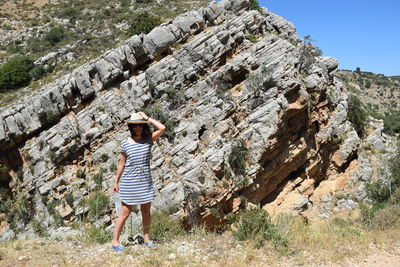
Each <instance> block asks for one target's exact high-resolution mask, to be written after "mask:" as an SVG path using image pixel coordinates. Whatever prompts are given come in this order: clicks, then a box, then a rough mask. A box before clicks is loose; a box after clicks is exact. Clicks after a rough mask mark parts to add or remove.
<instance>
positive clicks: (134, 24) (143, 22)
mask: <svg viewBox="0 0 400 267" xmlns="http://www.w3.org/2000/svg"><path fill="white" fill-rule="evenodd" d="M160 24H161V19H160V18H158V17H156V16H153V15H151V14H149V13H148V12H143V13H139V14H137V15H135V16H134V17H133V19H132V20H131V22H130V28H129V30H128V34H129V35H135V34H141V33H144V34H146V33H149V32H150V31H151V30H152V29H154V28H155V27H157V26H158V25H160Z"/></svg>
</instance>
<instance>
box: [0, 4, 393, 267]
mask: <svg viewBox="0 0 400 267" xmlns="http://www.w3.org/2000/svg"><path fill="white" fill-rule="evenodd" d="M254 3H256V2H255V1H248V0H223V1H221V2H212V3H210V4H209V5H208V6H206V7H201V8H198V9H197V10H193V11H187V12H185V13H183V14H180V15H178V16H176V17H174V18H173V19H171V20H167V21H166V22H165V23H163V24H161V25H159V26H156V25H152V26H154V27H152V29H151V30H149V32H148V33H146V34H144V33H140V34H135V35H132V36H129V37H127V39H126V40H124V41H121V43H119V44H118V45H116V46H115V47H113V48H111V49H109V50H106V51H105V52H102V53H101V54H100V55H99V56H97V57H95V58H93V59H90V60H88V61H85V63H83V64H81V65H79V66H77V67H74V68H72V69H71V70H68V71H67V70H66V69H65V70H64V71H65V73H63V74H62V73H61V72H60V73H59V75H58V76H56V77H54V80H53V81H52V82H49V83H43V85H42V86H39V87H38V88H37V89H36V90H35V91H33V92H32V90H31V89H30V88H29V86H28V87H27V88H26V89H24V90H25V91H26V92H29V93H30V94H29V95H25V96H21V97H19V98H16V99H14V101H11V103H10V104H8V105H5V106H3V107H2V108H1V109H0V151H1V153H0V189H1V190H0V200H1V202H0V203H1V205H0V240H3V241H6V240H12V239H15V238H16V239H19V240H22V239H35V238H38V237H47V238H49V239H52V240H54V239H55V240H58V239H63V238H64V237H65V238H67V239H68V238H72V236H74V235H75V236H76V235H78V240H79V242H80V241H82V240H81V239H84V242H88V243H90V242H101V243H104V242H108V241H109V236H110V230H112V229H113V227H114V224H113V222H114V219H115V217H116V215H115V209H114V197H115V196H114V195H113V194H112V193H111V192H110V187H111V184H112V183H113V178H114V175H115V171H116V163H117V158H118V155H119V151H120V144H121V141H122V140H124V139H126V138H127V136H128V131H127V127H126V125H125V124H124V120H125V119H127V118H128V117H129V116H130V114H131V113H132V112H135V111H139V110H141V111H144V112H146V113H147V114H148V115H150V116H152V117H154V118H156V119H158V120H160V121H161V122H162V123H164V124H165V125H166V126H167V131H166V133H165V136H163V138H161V139H160V140H158V141H157V142H155V143H154V144H153V146H152V165H151V169H152V176H153V180H154V185H155V189H156V194H157V197H156V200H155V201H154V203H153V208H154V214H155V216H154V218H161V219H160V220H159V222H160V224H161V226H159V228H158V227H156V226H155V227H154V228H155V229H161V230H160V231H156V232H158V233H161V234H160V236H159V239H158V240H159V241H160V242H163V243H164V244H165V243H167V242H168V240H170V239H173V240H174V242H175V241H176V239H175V237H178V236H180V235H181V234H182V235H183V238H191V236H190V233H197V234H200V235H203V238H205V237H204V236H206V235H208V234H209V232H207V231H211V232H212V231H214V233H224V234H223V236H224V235H227V236H228V237H227V240H228V241H227V242H228V243H227V244H231V245H232V246H237V247H238V248H243V247H241V246H244V249H243V250H241V251H240V257H242V258H243V257H244V262H246V261H247V259H246V257H247V255H248V253H247V249H249V248H250V246H247V245H248V244H252V245H254V246H255V248H256V249H261V251H262V249H264V248H263V247H267V248H266V249H267V250H268V249H270V250H272V251H273V253H278V254H280V255H281V256H282V254H283V255H286V256H287V255H292V254H291V253H293V255H295V254H296V253H297V252H298V250H296V247H298V246H299V244H310V246H312V251H313V252H312V253H311V254H312V255H313V256H311V257H314V255H317V253H318V252H319V248H320V247H323V253H328V252H329V250H330V249H331V248H334V250H332V251H334V252H333V253H332V254H331V255H332V258H329V259H327V260H326V261H327V262H331V261H337V260H338V259H335V258H334V257H335V255H338V254H340V251H341V249H342V248H343V244H345V246H347V250H346V251H347V252H348V253H349V254H348V256H349V258H351V257H352V256H355V255H353V254H351V251H352V248H353V247H354V246H355V244H357V243H360V249H361V250H362V251H363V252H365V251H368V248H369V247H370V246H372V245H371V244H373V245H374V246H375V245H376V246H377V244H379V246H388V247H390V248H393V247H395V246H396V244H397V243H398V242H397V241H398V240H399V232H398V230H399V229H398V225H399V224H398V223H399V219H400V209H399V205H398V203H399V202H400V155H399V153H398V151H399V150H398V143H397V136H398V135H396V134H398V128H397V126H396V125H395V124H394V123H393V120H392V119H385V120H380V119H377V117H379V114H380V116H386V115H384V114H382V113H379V112H383V111H385V110H384V109H383V108H381V109H379V105H380V104H378V109H377V111H374V112H375V113H376V114H378V115H376V114H375V116H376V117H374V116H372V117H371V116H368V115H370V114H372V113H373V110H368V105H367V104H365V102H366V100H364V99H362V100H360V99H358V98H357V97H356V96H358V97H360V95H361V94H360V93H358V94H357V93H356V94H355V93H354V92H353V93H352V90H354V89H351V88H352V87H351V86H354V87H357V86H356V85H355V82H353V79H357V80H358V81H359V82H360V84H361V78H360V77H358V76H356V74H353V73H344V74H343V72H338V69H337V68H338V61H337V60H336V59H334V58H331V57H327V56H321V51H320V50H319V49H318V48H317V47H315V46H314V45H313V44H312V43H310V42H309V40H307V39H306V40H303V39H301V38H299V37H298V36H297V33H296V29H295V27H294V26H293V25H292V24H291V23H290V22H288V21H287V20H285V19H284V18H282V17H280V16H279V15H276V14H274V13H271V12H269V11H268V10H266V9H261V8H259V7H258V6H256V5H254ZM132 6H136V4H135V5H132ZM128 8H129V7H128ZM146 17H147V15H146ZM141 21H142V20H141ZM78 50H79V49H78ZM74 51H75V50H74ZM71 66H72V65H71ZM357 75H360V76H362V74H357ZM362 77H363V78H362V79H363V82H362V84H363V86H364V85H366V84H367V82H366V81H365V80H366V78H364V76H362ZM374 77H375V76H374ZM346 79H347V80H346ZM381 80H382V79H380V80H378V79H377V80H376V81H374V82H372V81H371V88H374V87H375V85H378V83H380V82H381ZM347 81H348V82H347ZM397 85H398V81H397V80H395V78H390V86H392V87H393V88H395V87H396V86H397ZM360 89H362V87H360V88H358V89H357V88H356V89H355V90H360ZM355 92H359V91H355ZM370 94H371V95H375V94H373V93H372V92H371V93H370ZM385 94H386V93H384V94H383V96H385ZM378 96H380V94H378ZM383 96H382V97H383ZM393 96H394V97H395V96H397V93H396V89H393ZM361 97H362V96H361ZM386 100H387V99H386V98H380V100H379V101H382V104H381V105H382V106H383V103H384V101H386ZM376 102H378V101H376ZM385 118H386V117H385ZM388 122H389V124H390V127H389V129H390V131H389V130H387V129H388V128H387V125H388ZM160 214H161V215H160ZM169 215H172V216H169ZM282 215H283V217H281V216H282ZM157 216H159V217H157ZM286 216H287V217H286ZM140 219H141V218H140V213H138V212H137V210H135V212H133V214H132V220H133V223H134V224H135V225H137V224H138V222H140ZM170 220H172V222H171V221H170ZM156 222H157V219H154V221H153V223H154V225H157V223H156ZM160 224H159V225H160ZM165 224H167V225H168V227H163V226H164V225H165ZM318 225H321V228H316V226H318ZM322 225H323V227H322ZM183 229H185V231H184V230H183ZM230 229H231V230H232V231H229V230H230ZM254 229H255V230H254ZM136 230H137V229H136ZM253 230H254V231H253ZM199 232H200V233H199ZM164 233H168V234H169V235H163V234H164ZM314 233H315V235H314ZM332 233H333V234H335V235H332ZM60 235H61V236H62V237H63V238H60ZM230 235H233V236H234V237H235V238H236V239H233V238H232V236H230ZM329 237H332V239H331V240H329V241H331V242H326V241H327V240H328V239H329ZM377 237H379V240H377ZM79 238H80V239H79ZM207 238H209V236H208V237H207ZM220 238H221V239H220ZM216 239H217V240H222V241H221V243H223V240H224V237H221V236H218V238H216ZM177 240H179V238H178V239H177ZM51 242H53V241H51ZM176 242H178V243H179V241H176ZM182 242H185V241H182ZM202 242H204V240H203V241H200V243H199V244H200V245H201V244H204V243H202ZM243 242H244V243H243ZM246 242H248V243H246ZM307 242H309V243H307ZM39 243H40V241H39ZM26 244H27V246H28V247H29V246H30V245H29V242H28V243H26ZM71 244H72V245H73V244H78V243H68V244H65V246H70V245H71ZM85 244H86V243H85ZM185 244H186V243H185ZM243 244H244V245H243ZM7 246H8V247H13V246H18V243H14V241H9V243H7ZM34 246H36V245H34ZM188 246H192V245H188ZM221 246H222V244H221ZM229 246H230V245H229ZM19 247H20V246H19ZM177 247H178V248H177ZM177 247H174V248H172V250H171V251H168V257H170V254H171V253H172V254H175V252H174V249H176V250H177V251H178V252H179V251H180V249H179V245H177ZM214 247H215V251H218V244H214ZM97 249H100V250H101V249H103V248H101V247H96V250H97ZM227 249H232V248H231V247H229V248H227ZM377 249H378V250H377V251H381V250H379V249H380V248H377ZM17 250H20V249H17ZM167 250H168V249H167ZM1 252H2V251H0V253H1ZM178 252H176V254H177V253H178ZM3 253H4V254H5V256H4V257H5V258H6V259H15V255H14V256H13V255H10V252H9V250H7V251H3ZM162 253H164V252H162ZM165 253H167V252H165ZM194 253H195V252H194ZM286 253H287V254H286ZM302 253H305V254H307V253H308V252H307V250H305V251H304V250H302ZM313 253H316V254H313ZM394 253H395V254H396V255H397V254H398V252H397V250H396V251H395V252H394ZM11 254H12V253H11ZM16 255H17V259H18V258H20V257H22V256H20V254H18V253H17V254H16ZM249 255H250V256H249V257H251V259H258V258H257V257H256V256H254V253H253V252H251V253H250V254H249ZM361 255H365V254H361ZM201 256H202V257H203V255H201ZM278 256H279V255H278ZM160 257H161V259H160V262H164V261H165V260H166V259H165V257H166V256H165V255H164V254H162V255H161V256H160ZM171 257H173V256H171ZM25 259H26V258H25ZM25 259H24V258H22V260H21V261H24V260H25ZM251 259H250V261H251ZM341 259H343V258H341ZM0 260H1V254H0ZM214 260H215V258H212V261H211V264H214V263H215V262H214ZM264 260H267V259H264ZM339 260H340V259H339ZM64 264H66V263H64ZM146 264H149V265H151V262H147V263H146ZM160 264H161V263H160ZM215 264H220V262H218V261H217V262H216V263H215Z"/></svg>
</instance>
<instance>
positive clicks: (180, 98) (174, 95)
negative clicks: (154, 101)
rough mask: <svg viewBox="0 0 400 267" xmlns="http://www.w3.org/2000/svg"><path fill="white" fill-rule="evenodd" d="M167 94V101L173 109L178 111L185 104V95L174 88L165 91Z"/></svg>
mask: <svg viewBox="0 0 400 267" xmlns="http://www.w3.org/2000/svg"><path fill="white" fill-rule="evenodd" d="M165 93H166V94H167V96H168V97H167V100H168V102H169V103H170V108H171V109H176V108H178V107H179V106H181V105H182V104H183V103H184V102H185V95H184V94H183V93H182V92H181V91H178V90H176V89H174V88H167V89H165Z"/></svg>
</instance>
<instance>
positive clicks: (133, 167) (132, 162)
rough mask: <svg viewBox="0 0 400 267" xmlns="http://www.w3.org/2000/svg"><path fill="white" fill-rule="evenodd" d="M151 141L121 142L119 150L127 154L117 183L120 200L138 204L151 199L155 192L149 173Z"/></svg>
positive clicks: (129, 203)
mask: <svg viewBox="0 0 400 267" xmlns="http://www.w3.org/2000/svg"><path fill="white" fill-rule="evenodd" d="M151 145H152V143H151V142H137V143H134V144H132V143H130V142H128V140H124V141H122V142H121V151H122V152H125V153H126V155H127V158H126V162H125V168H124V171H123V173H122V177H121V181H120V184H119V193H120V198H121V201H122V202H124V203H125V204H128V205H138V204H144V203H148V202H151V201H153V199H154V197H155V192H154V188H153V180H152V178H151V174H150V159H151Z"/></svg>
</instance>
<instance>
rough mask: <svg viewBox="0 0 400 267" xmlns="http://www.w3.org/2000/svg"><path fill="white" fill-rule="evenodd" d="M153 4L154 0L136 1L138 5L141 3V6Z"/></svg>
mask: <svg viewBox="0 0 400 267" xmlns="http://www.w3.org/2000/svg"><path fill="white" fill-rule="evenodd" d="M151 2H153V0H136V3H140V4H148V3H151Z"/></svg>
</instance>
